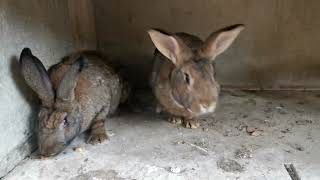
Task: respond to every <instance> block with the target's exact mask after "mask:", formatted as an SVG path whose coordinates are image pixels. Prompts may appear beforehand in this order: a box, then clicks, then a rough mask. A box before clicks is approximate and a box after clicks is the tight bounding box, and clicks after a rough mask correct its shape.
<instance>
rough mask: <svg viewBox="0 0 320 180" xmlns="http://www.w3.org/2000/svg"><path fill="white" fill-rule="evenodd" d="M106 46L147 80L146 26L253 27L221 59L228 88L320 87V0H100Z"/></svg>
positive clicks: (201, 32)
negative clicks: (241, 25)
mask: <svg viewBox="0 0 320 180" xmlns="http://www.w3.org/2000/svg"><path fill="white" fill-rule="evenodd" d="M94 2H95V5H96V25H97V35H98V46H99V48H100V49H101V50H103V51H104V52H106V53H109V54H110V55H112V56H113V57H114V58H115V60H117V61H121V62H123V63H125V64H128V65H130V67H131V71H130V73H131V77H132V79H133V80H134V81H135V82H137V83H138V84H139V85H140V86H143V85H147V83H146V81H145V80H146V78H147V76H148V73H147V72H148V71H149V69H150V64H151V55H152V52H153V45H152V44H151V41H150V39H149V38H148V36H147V33H146V30H147V29H149V28H151V27H159V28H162V29H166V30H168V31H171V32H175V31H185V32H189V33H193V34H196V35H198V36H200V37H201V38H205V37H206V36H207V35H209V33H210V32H212V31H214V30H217V29H218V28H221V27H224V26H227V25H231V24H235V23H244V24H246V25H247V29H246V30H245V31H244V32H243V33H242V34H241V36H240V38H239V39H237V41H236V42H235V44H234V45H233V46H232V47H231V48H230V49H229V50H228V51H227V52H226V53H225V54H223V55H221V56H220V57H218V59H217V61H216V62H217V71H218V72H217V73H218V79H219V80H220V82H221V83H222V84H223V85H225V87H237V88H239V87H240V88H261V87H263V88H274V89H278V88H282V89H285V88H310V89H312V88H320V51H319V50H318V47H319V44H320V34H319V33H320V21H319V18H320V2H319V1H318V0H308V2H306V1H301V0H268V1H257V0H246V1H239V0H228V1H226V0H196V1H195V0H161V1H159V0H139V1H127V0H109V1H104V0H94Z"/></svg>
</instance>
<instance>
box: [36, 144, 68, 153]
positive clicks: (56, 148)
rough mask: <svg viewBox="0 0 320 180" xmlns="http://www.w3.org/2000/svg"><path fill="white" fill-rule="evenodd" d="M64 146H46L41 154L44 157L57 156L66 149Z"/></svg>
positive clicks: (41, 150)
mask: <svg viewBox="0 0 320 180" xmlns="http://www.w3.org/2000/svg"><path fill="white" fill-rule="evenodd" d="M65 147H66V146H65V145H64V144H55V145H53V146H46V147H44V148H41V149H40V154H41V155H43V156H55V155H57V154H59V153H60V152H61V151H63V150H64V149H65Z"/></svg>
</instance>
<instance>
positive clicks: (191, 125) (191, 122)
mask: <svg viewBox="0 0 320 180" xmlns="http://www.w3.org/2000/svg"><path fill="white" fill-rule="evenodd" d="M183 125H184V127H186V128H188V129H196V128H198V127H200V122H199V120H197V119H184V120H183Z"/></svg>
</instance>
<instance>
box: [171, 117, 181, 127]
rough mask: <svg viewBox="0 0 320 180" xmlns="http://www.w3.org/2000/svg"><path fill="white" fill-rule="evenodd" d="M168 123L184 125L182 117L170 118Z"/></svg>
mask: <svg viewBox="0 0 320 180" xmlns="http://www.w3.org/2000/svg"><path fill="white" fill-rule="evenodd" d="M168 121H169V122H170V123H172V124H177V125H180V124H182V117H170V118H169V120H168Z"/></svg>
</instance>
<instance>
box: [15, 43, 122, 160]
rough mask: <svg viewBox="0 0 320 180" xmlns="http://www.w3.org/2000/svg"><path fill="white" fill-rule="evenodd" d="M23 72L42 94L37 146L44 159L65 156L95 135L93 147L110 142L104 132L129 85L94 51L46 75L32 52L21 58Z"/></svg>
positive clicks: (24, 52) (70, 59)
mask: <svg viewBox="0 0 320 180" xmlns="http://www.w3.org/2000/svg"><path fill="white" fill-rule="evenodd" d="M20 65H21V71H22V74H23V76H24V79H25V81H26V82H27V84H28V85H29V86H30V87H31V88H32V89H33V90H34V91H35V92H36V93H37V95H38V96H39V98H40V99H41V102H42V105H41V109H40V112H39V129H38V145H39V152H40V154H41V155H44V156H53V155H56V154H58V153H59V152H61V151H62V150H63V149H64V148H65V147H66V146H67V145H68V144H69V143H70V142H71V141H72V140H73V139H74V138H75V137H76V136H77V135H79V134H80V133H82V132H84V131H86V130H90V135H89V138H88V142H89V143H92V144H95V143H98V142H102V141H104V140H106V139H107V134H106V130H105V127H104V123H105V119H106V117H107V115H110V114H111V113H113V112H114V111H115V110H116V108H117V106H118V104H119V102H120V100H121V99H120V98H121V96H122V97H127V95H126V94H122V90H123V92H127V90H126V89H124V88H122V87H123V85H124V83H122V82H121V79H120V77H119V76H118V75H117V74H116V73H115V72H114V70H113V69H112V68H111V67H110V66H108V65H107V64H106V62H105V59H104V58H103V56H101V55H99V54H98V53H95V52H90V51H83V52H79V53H74V54H72V55H71V56H69V57H67V58H65V59H64V60H63V61H61V62H60V63H58V64H56V65H54V66H52V67H51V68H50V70H49V71H48V72H47V71H46V69H45V68H44V66H43V64H42V63H41V61H40V60H39V59H38V58H37V57H35V56H34V55H33V54H32V52H31V50H30V49H29V48H25V49H23V50H22V52H21V55H20Z"/></svg>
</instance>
